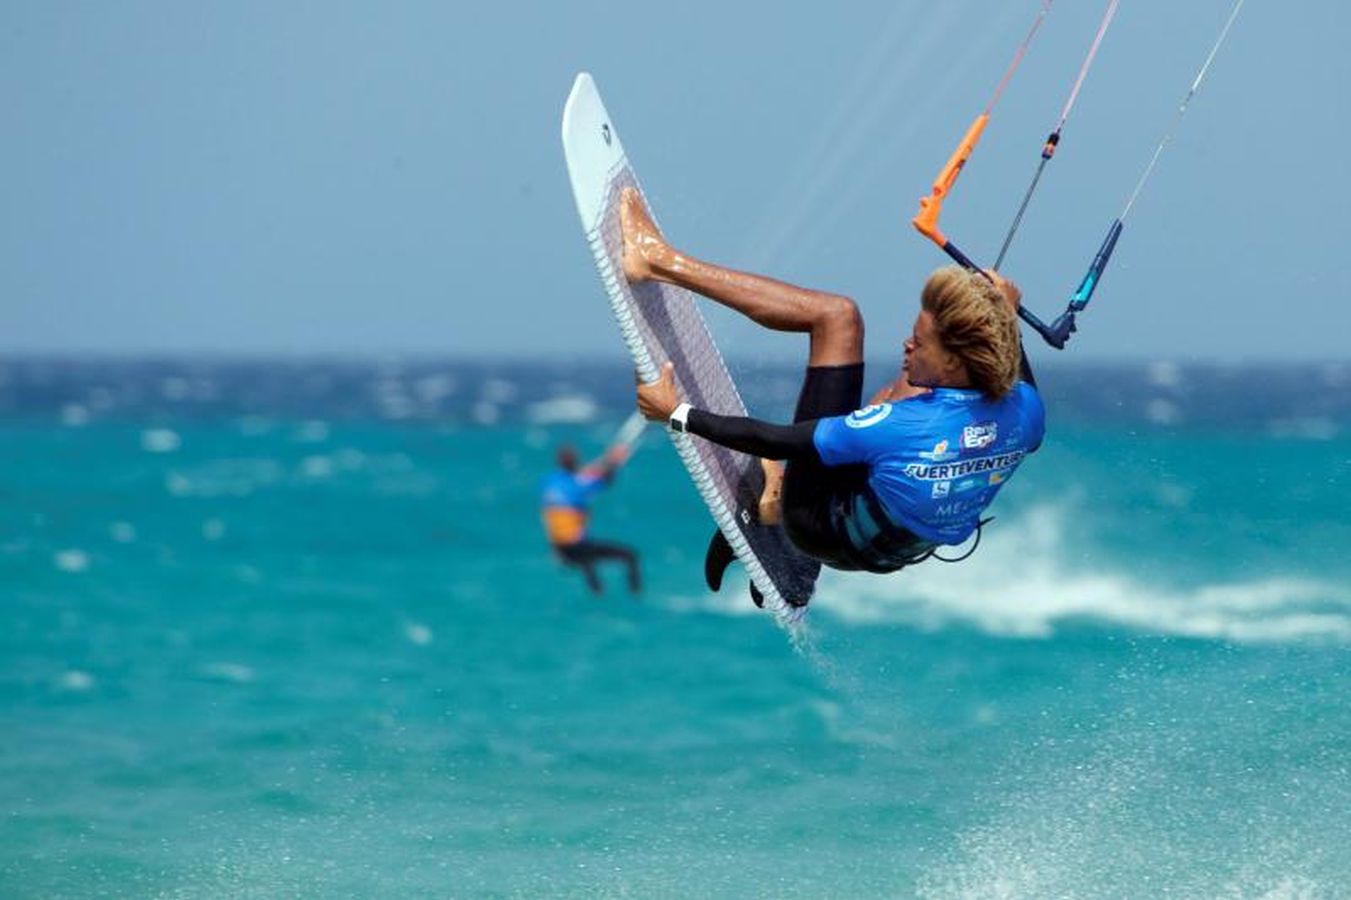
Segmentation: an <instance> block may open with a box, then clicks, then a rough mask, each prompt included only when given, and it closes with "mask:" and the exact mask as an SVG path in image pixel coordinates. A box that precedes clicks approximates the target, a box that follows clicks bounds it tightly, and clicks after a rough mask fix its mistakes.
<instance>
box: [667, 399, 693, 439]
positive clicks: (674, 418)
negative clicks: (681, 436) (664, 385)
mask: <svg viewBox="0 0 1351 900" xmlns="http://www.w3.org/2000/svg"><path fill="white" fill-rule="evenodd" d="M691 409H693V407H691V406H690V405H689V404H688V403H682V404H680V405H679V406H677V407H676V408H675V409H673V410H671V417H670V418H669V419H667V420H666V424H667V425H669V426H670V427H671V430H672V431H676V432H681V433H683V432H684V431H685V421H686V420H687V419H688V418H689V417H690V410H691Z"/></svg>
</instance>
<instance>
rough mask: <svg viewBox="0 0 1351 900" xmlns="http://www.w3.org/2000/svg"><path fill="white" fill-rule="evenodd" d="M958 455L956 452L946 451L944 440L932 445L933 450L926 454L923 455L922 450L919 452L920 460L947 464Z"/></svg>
mask: <svg viewBox="0 0 1351 900" xmlns="http://www.w3.org/2000/svg"><path fill="white" fill-rule="evenodd" d="M960 455H961V454H959V453H958V452H957V451H955V450H949V449H948V442H947V439H946V438H944V439H943V440H941V441H939V442H938V443H936V444H934V448H933V449H932V450H930V451H929V452H928V453H925V452H924V451H923V450H921V451H920V452H919V458H920V459H927V460H929V461H930V462H947V461H948V460H950V459H956V458H957V457H958V456H960Z"/></svg>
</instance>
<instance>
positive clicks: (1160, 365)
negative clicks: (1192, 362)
mask: <svg viewBox="0 0 1351 900" xmlns="http://www.w3.org/2000/svg"><path fill="white" fill-rule="evenodd" d="M1145 377H1146V378H1148V379H1149V383H1150V384H1152V385H1154V386H1155V387H1161V388H1175V387H1177V386H1178V385H1180V384H1181V383H1182V368H1181V367H1180V366H1179V365H1178V364H1177V363H1175V362H1168V361H1166V360H1156V361H1155V362H1152V363H1150V364H1149V365H1148V366H1147V367H1146V369H1145Z"/></svg>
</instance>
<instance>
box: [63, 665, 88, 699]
mask: <svg viewBox="0 0 1351 900" xmlns="http://www.w3.org/2000/svg"><path fill="white" fill-rule="evenodd" d="M56 687H57V689H58V690H61V691H68V692H70V693H72V694H83V693H85V692H87V691H89V690H91V689H93V687H94V676H92V675H90V674H89V673H88V672H81V671H80V670H79V669H70V670H68V671H65V672H62V673H61V676H60V677H59V678H57V679H56Z"/></svg>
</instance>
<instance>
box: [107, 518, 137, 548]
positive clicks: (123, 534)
mask: <svg viewBox="0 0 1351 900" xmlns="http://www.w3.org/2000/svg"><path fill="white" fill-rule="evenodd" d="M108 534H109V535H110V536H111V537H112V539H113V540H114V541H116V542H117V543H119V544H131V543H135V541H136V526H135V525H133V524H131V523H130V522H114V523H113V524H112V525H111V526H109V528H108Z"/></svg>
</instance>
